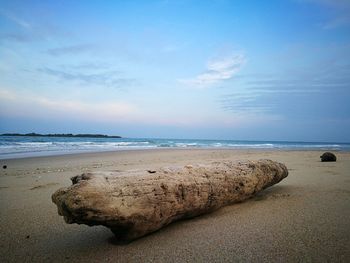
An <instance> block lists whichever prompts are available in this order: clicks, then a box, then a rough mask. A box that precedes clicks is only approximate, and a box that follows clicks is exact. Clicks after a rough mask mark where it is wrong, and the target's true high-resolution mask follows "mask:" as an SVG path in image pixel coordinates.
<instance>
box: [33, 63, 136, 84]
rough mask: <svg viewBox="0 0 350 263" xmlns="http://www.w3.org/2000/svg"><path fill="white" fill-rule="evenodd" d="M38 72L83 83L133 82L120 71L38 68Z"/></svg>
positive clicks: (133, 81)
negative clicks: (92, 71) (90, 71)
mask: <svg viewBox="0 0 350 263" xmlns="http://www.w3.org/2000/svg"><path fill="white" fill-rule="evenodd" d="M38 71H39V72H42V73H45V74H47V75H50V76H54V77H56V78H59V79H61V80H63V81H75V82H78V83H80V84H84V85H94V86H103V87H113V88H123V87H124V86H130V85H133V84H134V83H135V80H134V79H132V78H124V77H121V72H120V71H104V72H99V73H80V72H76V71H67V70H58V69H54V68H49V67H45V68H39V69H38Z"/></svg>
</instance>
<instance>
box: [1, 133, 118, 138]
mask: <svg viewBox="0 0 350 263" xmlns="http://www.w3.org/2000/svg"><path fill="white" fill-rule="evenodd" d="M0 136H30V137H68V138H70V137H73V138H76V137H81V138H122V137H121V136H109V135H104V134H72V133H55V134H40V133H34V132H31V133H25V134H22V133H3V134H1V135H0Z"/></svg>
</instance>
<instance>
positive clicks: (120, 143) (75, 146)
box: [0, 136, 350, 159]
mask: <svg viewBox="0 0 350 263" xmlns="http://www.w3.org/2000/svg"><path fill="white" fill-rule="evenodd" d="M159 148H215V149H218V148H222V149H283V150H339V151H350V143H329V142H290V141H241V140H195V139H149V138H67V137H37V136H35V137H29V136H28V137H27V136H25V137H22V136H0V159H9V158H21V157H33V156H49V155H60V154H67V153H84V152H101V151H118V150H131V149H159Z"/></svg>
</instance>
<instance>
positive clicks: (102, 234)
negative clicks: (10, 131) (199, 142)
mask: <svg viewBox="0 0 350 263" xmlns="http://www.w3.org/2000/svg"><path fill="white" fill-rule="evenodd" d="M322 153H323V152H321V151H279V150H224V149H221V150H211V149H205V150H204V149H201V150H198V149H174V150H168V149H163V150H132V151H119V152H104V153H86V154H75V155H61V156H50V157H35V158H23V159H10V160H1V161H0V164H1V167H2V166H3V165H7V169H3V168H1V170H0V202H1V216H0V228H1V229H0V232H1V241H0V244H1V245H0V256H1V261H2V262H237V261H242V262H349V261H350V249H349V248H350V224H349V222H350V177H349V171H350V153H349V152H336V155H337V157H338V160H337V162H335V163H334V162H333V163H321V162H320V158H319V156H320V155H321V154H322ZM262 158H264V159H272V160H276V161H279V162H283V163H285V164H286V165H287V167H288V169H289V176H288V177H287V178H286V179H284V180H283V181H282V182H280V183H279V184H278V185H275V186H273V187H271V188H269V189H267V190H265V191H263V192H262V193H260V194H258V195H257V196H255V197H254V198H252V199H250V200H248V201H245V202H243V203H239V204H233V205H230V206H227V207H224V208H222V209H220V210H217V211H215V212H213V213H211V214H207V215H204V216H200V217H196V218H193V219H190V220H184V221H179V222H176V223H173V224H171V225H169V226H168V227H165V228H163V229H161V230H160V231H157V232H155V233H153V234H151V235H148V236H146V237H143V238H141V239H138V240H136V241H134V242H132V243H130V244H127V245H120V244H116V242H115V241H116V240H115V238H114V236H113V234H112V232H110V230H109V229H107V228H104V227H88V226H85V225H76V224H73V225H68V224H66V223H65V222H64V220H63V218H62V217H60V216H58V214H57V208H56V206H55V205H54V204H53V203H52V202H51V195H52V193H53V192H54V191H55V190H57V189H58V188H60V187H65V186H69V185H70V184H71V181H70V179H69V178H70V177H71V176H74V175H78V174H81V173H83V172H87V171H97V170H131V169H154V168H158V167H163V166H174V165H186V164H192V163H206V162H210V161H220V160H246V159H250V160H257V159H262Z"/></svg>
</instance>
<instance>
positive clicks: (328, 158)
mask: <svg viewBox="0 0 350 263" xmlns="http://www.w3.org/2000/svg"><path fill="white" fill-rule="evenodd" d="M320 158H321V162H336V161H337V157H336V156H335V154H334V153H331V152H325V153H324V154H322V155H321V156H320Z"/></svg>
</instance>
